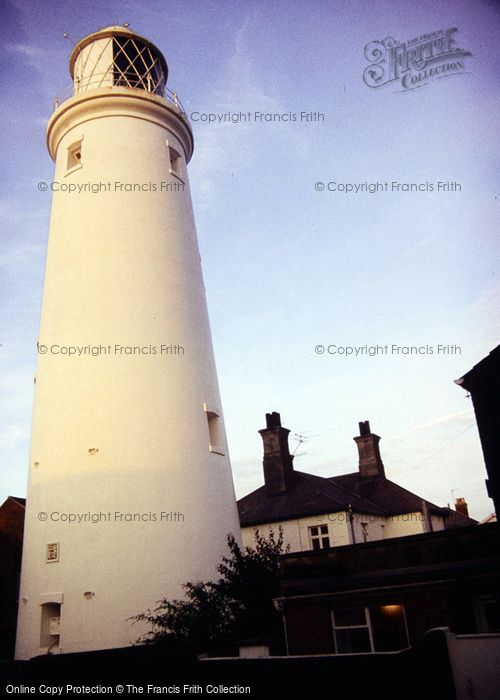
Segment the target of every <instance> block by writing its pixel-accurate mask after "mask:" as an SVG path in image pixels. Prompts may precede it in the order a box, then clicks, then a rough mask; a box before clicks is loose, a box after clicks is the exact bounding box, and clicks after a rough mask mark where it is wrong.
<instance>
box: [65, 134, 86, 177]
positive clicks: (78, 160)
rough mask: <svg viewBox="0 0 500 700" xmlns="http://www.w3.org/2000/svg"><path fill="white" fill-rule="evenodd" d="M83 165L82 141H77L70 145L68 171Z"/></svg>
mask: <svg viewBox="0 0 500 700" xmlns="http://www.w3.org/2000/svg"><path fill="white" fill-rule="evenodd" d="M81 167H82V142H81V141H76V142H75V143H72V144H71V146H68V168H67V169H68V172H69V171H73V170H76V168H81Z"/></svg>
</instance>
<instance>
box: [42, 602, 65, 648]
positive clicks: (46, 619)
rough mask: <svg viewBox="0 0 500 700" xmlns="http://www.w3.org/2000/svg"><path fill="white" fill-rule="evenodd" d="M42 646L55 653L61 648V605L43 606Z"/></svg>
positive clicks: (46, 604) (47, 604)
mask: <svg viewBox="0 0 500 700" xmlns="http://www.w3.org/2000/svg"><path fill="white" fill-rule="evenodd" d="M41 609H42V618H41V625H40V646H41V647H47V648H48V650H51V651H55V650H56V649H58V648H59V638H60V634H61V633H60V626H61V604H60V603H44V604H43V605H42V606H41Z"/></svg>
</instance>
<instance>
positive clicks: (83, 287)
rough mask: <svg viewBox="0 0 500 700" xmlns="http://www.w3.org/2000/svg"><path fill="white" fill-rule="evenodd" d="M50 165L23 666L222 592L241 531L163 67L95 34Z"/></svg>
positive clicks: (150, 48)
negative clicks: (161, 606)
mask: <svg viewBox="0 0 500 700" xmlns="http://www.w3.org/2000/svg"><path fill="white" fill-rule="evenodd" d="M70 72H71V76H72V78H73V81H74V93H73V96H72V97H70V98H69V99H67V100H66V101H64V102H62V104H60V105H59V106H58V107H56V110H55V112H54V114H53V115H52V117H51V119H50V121H49V125H48V128H47V144H48V149H49V152H50V155H51V157H52V158H53V160H54V161H55V176H54V184H53V201H52V213H51V222H50V236H49V243H48V255H47V265H46V276H45V289H44V298H43V307H42V317H41V327H40V335H39V340H38V343H39V344H38V353H39V356H38V367H37V374H36V388H35V401H34V413H33V428H32V442H31V455H30V466H29V470H30V473H29V485H28V498H27V514H26V526H25V541H24V552H23V565H22V577H21V587H20V594H19V621H18V636H17V648H16V657H17V658H20V659H26V658H29V657H32V656H34V655H37V654H44V653H47V652H48V653H66V652H75V651H85V650H93V649H103V648H111V647H120V646H126V645H129V644H131V643H133V642H134V641H135V640H136V639H137V638H138V636H140V635H141V633H143V632H144V628H141V627H139V626H138V625H132V624H131V622H130V620H129V618H130V617H131V616H134V615H137V614H138V613H141V612H144V611H145V610H146V609H147V608H152V607H154V605H155V603H156V601H158V600H159V599H160V598H163V597H167V598H180V597H182V584H183V583H185V582H186V581H199V580H207V579H210V578H213V577H214V576H215V575H216V565H217V563H218V562H219V560H220V558H221V556H222V555H223V554H226V553H227V542H226V537H227V534H228V533H233V534H234V535H235V536H236V537H237V539H239V521H238V514H237V508H236V501H235V496H234V488H233V481H232V474H231V468H230V463H229V456H228V450H227V444H226V437H225V430H224V424H223V418H222V410H221V403H220V397H219V390H218V383H217V375H216V369H215V362H214V356H213V349H212V341H211V336H210V328H209V322H208V314H207V308H206V302H205V290H204V286H203V279H202V272H201V266H200V257H199V253H198V245H197V240H196V232H195V225H194V218H193V210H192V205H191V199H190V193H189V183H188V176H187V170H186V166H187V163H188V162H189V159H190V158H191V154H192V151H193V137H192V132H191V128H190V126H189V124H188V123H187V121H186V119H185V117H184V115H183V113H182V110H181V108H180V106H179V104H178V101H177V98H176V96H175V94H174V96H173V98H169V97H168V95H167V90H166V85H165V84H166V79H167V65H166V62H165V59H164V57H163V56H162V54H161V53H160V51H159V50H158V49H157V48H156V47H155V46H154V45H153V44H152V43H151V42H150V41H148V40H147V39H144V38H143V37H141V36H139V35H137V34H136V33H134V32H132V31H130V30H129V29H127V28H125V27H118V26H115V27H108V28H105V29H102V30H100V31H98V32H96V33H94V34H91V35H90V36H87V37H86V38H84V39H83V40H82V41H80V42H79V43H78V45H77V46H76V47H75V48H74V50H73V52H72V54H71V59H70Z"/></svg>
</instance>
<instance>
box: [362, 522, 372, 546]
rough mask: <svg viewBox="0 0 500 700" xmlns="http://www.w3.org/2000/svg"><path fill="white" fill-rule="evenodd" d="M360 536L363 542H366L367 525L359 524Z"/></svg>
mask: <svg viewBox="0 0 500 700" xmlns="http://www.w3.org/2000/svg"><path fill="white" fill-rule="evenodd" d="M361 535H362V537H363V542H368V540H369V539H370V538H369V535H368V523H361Z"/></svg>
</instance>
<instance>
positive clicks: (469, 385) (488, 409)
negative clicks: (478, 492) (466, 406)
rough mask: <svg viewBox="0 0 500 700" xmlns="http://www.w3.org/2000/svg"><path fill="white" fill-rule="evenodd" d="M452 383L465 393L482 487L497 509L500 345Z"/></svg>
mask: <svg viewBox="0 0 500 700" xmlns="http://www.w3.org/2000/svg"><path fill="white" fill-rule="evenodd" d="M455 383H456V384H458V385H459V386H461V387H462V389H465V390H466V391H468V392H469V394H470V395H471V397H472V403H473V404H474V412H475V414H476V421H477V428H478V431H479V438H480V440H481V447H482V448H483V455H484V463H485V465H486V471H487V473H488V478H487V479H486V489H487V491H488V496H489V497H490V498H492V499H493V503H494V505H495V510H496V512H497V513H498V510H499V508H500V440H499V439H498V435H499V433H500V400H499V397H500V345H497V347H496V348H495V349H494V350H492V351H491V352H490V354H489V355H488V356H487V357H484V358H483V359H482V360H481V361H480V362H478V363H477V365H474V367H473V368H472V369H471V370H469V371H468V372H467V373H466V374H464V376H463V377H461V378H460V379H456V380H455Z"/></svg>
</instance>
